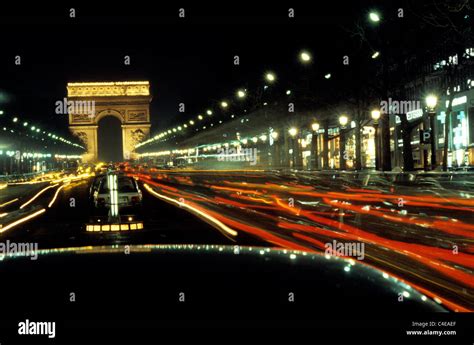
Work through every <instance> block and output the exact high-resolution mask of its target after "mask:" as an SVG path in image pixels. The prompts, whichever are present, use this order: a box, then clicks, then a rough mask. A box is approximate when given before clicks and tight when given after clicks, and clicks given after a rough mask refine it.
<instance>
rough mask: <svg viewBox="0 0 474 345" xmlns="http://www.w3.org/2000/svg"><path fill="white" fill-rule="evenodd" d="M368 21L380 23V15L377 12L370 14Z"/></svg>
mask: <svg viewBox="0 0 474 345" xmlns="http://www.w3.org/2000/svg"><path fill="white" fill-rule="evenodd" d="M369 19H370V21H371V22H374V23H378V22H380V15H379V14H378V13H377V12H370V13H369Z"/></svg>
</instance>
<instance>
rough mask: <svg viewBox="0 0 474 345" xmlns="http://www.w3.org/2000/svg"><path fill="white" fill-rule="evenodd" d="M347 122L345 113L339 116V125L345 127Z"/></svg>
mask: <svg viewBox="0 0 474 345" xmlns="http://www.w3.org/2000/svg"><path fill="white" fill-rule="evenodd" d="M348 122H349V118H348V117H347V116H346V115H341V116H339V124H340V125H341V127H345V126H346V125H347V123H348Z"/></svg>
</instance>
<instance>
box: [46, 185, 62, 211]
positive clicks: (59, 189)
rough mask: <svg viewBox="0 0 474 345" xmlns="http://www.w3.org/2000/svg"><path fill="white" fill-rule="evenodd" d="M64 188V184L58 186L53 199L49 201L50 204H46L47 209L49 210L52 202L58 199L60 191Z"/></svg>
mask: <svg viewBox="0 0 474 345" xmlns="http://www.w3.org/2000/svg"><path fill="white" fill-rule="evenodd" d="M64 187H66V184H63V185H62V186H60V187H59V188H58V189H56V193H54V196H53V199H51V202H50V203H49V204H48V208H51V206H53V204H54V202H55V201H56V198H57V197H58V194H59V192H60V191H61V189H63V188H64Z"/></svg>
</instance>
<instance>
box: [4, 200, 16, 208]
mask: <svg viewBox="0 0 474 345" xmlns="http://www.w3.org/2000/svg"><path fill="white" fill-rule="evenodd" d="M18 200H19V199H18V198H15V199H13V200H10V201H7V202H5V203H3V204H1V205H0V208H1V207H5V206H7V205H10V204H13V203H14V202H16V201H18Z"/></svg>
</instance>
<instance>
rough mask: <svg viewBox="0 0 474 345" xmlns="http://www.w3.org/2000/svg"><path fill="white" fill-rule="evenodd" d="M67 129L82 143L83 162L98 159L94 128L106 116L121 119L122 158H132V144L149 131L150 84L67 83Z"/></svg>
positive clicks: (133, 145)
mask: <svg viewBox="0 0 474 345" xmlns="http://www.w3.org/2000/svg"><path fill="white" fill-rule="evenodd" d="M67 92H68V96H67V107H68V110H69V111H68V113H69V129H70V131H71V132H72V133H73V134H74V135H75V136H77V137H78V138H79V139H80V140H81V141H82V143H83V144H84V145H85V147H86V149H87V152H86V153H85V154H84V155H83V161H84V162H96V161H97V160H98V144H97V128H98V124H99V121H100V120H101V119H102V118H104V117H106V116H114V117H116V118H118V119H119V120H120V122H121V123H122V140H123V158H124V159H135V158H136V153H135V145H137V144H138V143H140V142H141V141H143V140H146V139H147V138H148V136H149V134H150V126H151V125H150V102H151V99H152V97H151V95H150V84H149V82H147V81H138V82H98V83H68V84H67Z"/></svg>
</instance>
